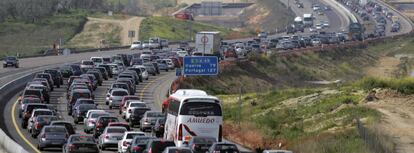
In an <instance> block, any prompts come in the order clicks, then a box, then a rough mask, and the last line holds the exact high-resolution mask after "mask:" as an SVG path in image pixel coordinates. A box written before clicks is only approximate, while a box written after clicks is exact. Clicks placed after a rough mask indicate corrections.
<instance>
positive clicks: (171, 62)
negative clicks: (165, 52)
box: [163, 59, 174, 70]
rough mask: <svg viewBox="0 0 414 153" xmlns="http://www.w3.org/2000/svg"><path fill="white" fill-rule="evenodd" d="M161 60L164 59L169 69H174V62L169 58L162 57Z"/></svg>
mask: <svg viewBox="0 0 414 153" xmlns="http://www.w3.org/2000/svg"><path fill="white" fill-rule="evenodd" d="M163 60H165V61H166V62H167V66H168V68H169V69H171V70H172V69H174V63H173V61H172V60H171V59H163Z"/></svg>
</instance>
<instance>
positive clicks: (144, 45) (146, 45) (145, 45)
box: [142, 41, 150, 49]
mask: <svg viewBox="0 0 414 153" xmlns="http://www.w3.org/2000/svg"><path fill="white" fill-rule="evenodd" d="M142 48H143V49H147V48H150V43H149V41H144V42H142Z"/></svg>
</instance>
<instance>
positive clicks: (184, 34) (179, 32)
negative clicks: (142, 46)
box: [139, 17, 234, 41]
mask: <svg viewBox="0 0 414 153" xmlns="http://www.w3.org/2000/svg"><path fill="white" fill-rule="evenodd" d="M190 27H191V28H190ZM190 29H191V30H190ZM199 31H220V32H221V35H222V36H223V37H224V38H227V36H230V35H231V34H232V33H234V32H233V31H231V30H230V29H227V28H223V27H217V26H212V25H208V24H203V23H198V22H193V21H184V20H177V19H174V18H171V17H148V18H145V19H144V20H143V21H142V23H141V27H140V31H139V32H140V34H139V37H140V38H139V39H140V40H148V39H149V38H150V37H154V36H158V37H160V38H164V39H168V40H169V41H188V40H191V39H194V37H195V34H196V33H197V32H199ZM190 33H191V35H190Z"/></svg>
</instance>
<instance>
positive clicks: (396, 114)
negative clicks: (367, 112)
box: [367, 91, 414, 153]
mask: <svg viewBox="0 0 414 153" xmlns="http://www.w3.org/2000/svg"><path fill="white" fill-rule="evenodd" d="M377 97H378V98H379V101H376V102H371V103H368V104H367V106H368V107H371V108H374V109H377V110H378V111H380V112H381V113H383V117H382V120H381V123H380V124H378V125H379V129H380V130H381V131H383V132H384V133H385V134H387V135H390V136H392V138H393V141H394V142H395V144H396V146H397V148H396V151H397V153H412V152H413V150H414V130H413V128H414V120H413V118H414V96H413V95H410V96H404V95H400V94H396V93H395V92H391V91H385V92H379V94H377Z"/></svg>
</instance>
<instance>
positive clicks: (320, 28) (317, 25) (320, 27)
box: [315, 23, 323, 30]
mask: <svg viewBox="0 0 414 153" xmlns="http://www.w3.org/2000/svg"><path fill="white" fill-rule="evenodd" d="M315 28H316V30H322V28H323V27H322V25H321V24H319V23H318V24H316V25H315Z"/></svg>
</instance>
